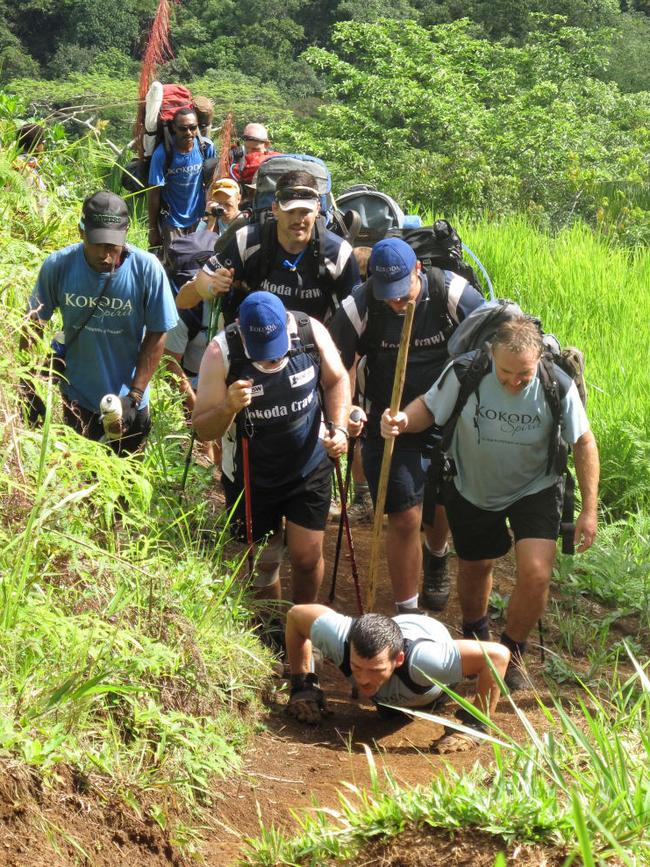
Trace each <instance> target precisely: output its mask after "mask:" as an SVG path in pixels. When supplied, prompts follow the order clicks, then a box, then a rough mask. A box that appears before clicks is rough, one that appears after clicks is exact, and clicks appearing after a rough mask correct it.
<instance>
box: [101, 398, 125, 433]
mask: <svg viewBox="0 0 650 867" xmlns="http://www.w3.org/2000/svg"><path fill="white" fill-rule="evenodd" d="M99 411H100V413H101V420H102V424H103V425H104V436H105V437H106V439H107V440H117V439H119V438H120V437H121V436H122V402H121V401H120V399H119V397H118V396H117V395H116V394H105V395H104V397H103V398H102V399H101V401H100V403H99Z"/></svg>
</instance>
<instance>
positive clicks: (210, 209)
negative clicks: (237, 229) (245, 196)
mask: <svg viewBox="0 0 650 867" xmlns="http://www.w3.org/2000/svg"><path fill="white" fill-rule="evenodd" d="M240 203H241V190H240V189H239V184H238V183H237V181H233V179H232V178H217V179H216V180H215V181H213V182H212V184H211V185H210V189H209V190H208V201H207V202H206V205H205V219H206V228H207V229H208V231H209V232H216V234H217V235H222V234H223V233H224V232H225V231H226V229H227V228H228V226H229V225H230V224H231V223H233V222H234V221H235V220H236V219H237V218H238V217H239V216H241V211H240V210H239V205H240Z"/></svg>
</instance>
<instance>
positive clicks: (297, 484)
mask: <svg viewBox="0 0 650 867" xmlns="http://www.w3.org/2000/svg"><path fill="white" fill-rule="evenodd" d="M333 469H334V464H333V463H332V461H330V460H329V458H326V459H325V460H324V461H323V462H322V463H321V464H319V465H318V466H317V467H316V469H315V470H312V472H311V473H310V474H309V475H308V476H307V477H306V478H304V479H298V480H296V481H294V482H291V484H290V485H283V486H281V487H277V488H256V487H254V486H253V488H252V490H251V505H252V513H253V541H254V542H259V541H261V540H262V539H264V538H265V537H266V536H268V535H269V533H274V532H275V531H276V530H279V529H280V527H281V526H282V518H286V519H287V521H291V523H292V524H297V525H298V526H299V527H304V528H305V529H307V530H324V529H325V527H326V526H327V518H328V514H329V509H330V503H331V476H332V471H333ZM221 484H222V486H223V490H224V493H225V495H226V507H227V508H228V509H232V507H233V505H234V504H235V503H236V502H237V498H238V497H240V495H241V497H240V499H239V503H238V504H237V508H236V509H235V513H234V515H233V517H232V520H231V524H230V527H231V529H232V531H233V534H234V535H235V537H236V538H237V539H239V541H240V542H246V505H245V502H244V495H243V493H242V490H241V487H240V485H238V484H237V483H236V482H232V481H231V480H230V479H229V478H228V477H227V476H226V475H223V474H222V476H221Z"/></svg>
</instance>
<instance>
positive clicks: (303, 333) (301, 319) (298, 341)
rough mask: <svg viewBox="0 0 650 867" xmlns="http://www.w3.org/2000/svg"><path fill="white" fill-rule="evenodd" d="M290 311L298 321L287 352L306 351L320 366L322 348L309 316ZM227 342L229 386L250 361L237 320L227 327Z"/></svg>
mask: <svg viewBox="0 0 650 867" xmlns="http://www.w3.org/2000/svg"><path fill="white" fill-rule="evenodd" d="M290 312H291V313H292V315H293V318H294V319H295V321H296V330H297V336H296V337H295V338H293V339H292V341H291V342H292V345H291V346H290V347H289V352H288V353H287V354H288V355H298V354H300V353H303V352H305V353H307V354H308V355H310V356H311V358H312V359H313V361H314V363H315V364H317V365H319V366H320V350H319V349H318V344H317V343H316V338H315V336H314V330H313V328H312V325H311V320H310V319H309V316H307V314H306V313H299V312H297V311H295V310H292V311H290ZM226 343H227V344H228V356H229V359H230V364H229V368H228V376H227V377H226V385H227V386H228V385H231V384H232V383H233V382H236V381H237V380H238V379H239V378H240V376H241V372H242V370H243V369H244V365H246V364H248V363H249V362H250V358H248V356H247V355H246V353H245V351H244V344H243V342H242V339H241V334H240V333H239V326H238V325H237V323H236V322H232V323H231V324H230V325H228V326H227V327H226Z"/></svg>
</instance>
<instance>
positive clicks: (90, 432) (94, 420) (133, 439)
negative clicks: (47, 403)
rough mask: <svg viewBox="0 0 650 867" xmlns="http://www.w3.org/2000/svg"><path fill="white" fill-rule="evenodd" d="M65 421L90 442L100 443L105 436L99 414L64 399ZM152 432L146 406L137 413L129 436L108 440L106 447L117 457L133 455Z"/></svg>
mask: <svg viewBox="0 0 650 867" xmlns="http://www.w3.org/2000/svg"><path fill="white" fill-rule="evenodd" d="M63 420H64V421H65V423H66V424H67V425H69V426H70V427H71V428H74V430H76V431H77V433H78V434H81V436H82V437H85V438H86V439H88V440H95V442H99V440H101V438H102V437H103V436H104V425H103V424H102V420H101V415H100V413H98V412H91V411H90V410H89V409H86V408H85V407H83V406H80V405H79V404H78V403H75V402H74V401H72V402H70V401H69V400H68V399H67V398H66V397H64V398H63ZM150 430H151V416H150V415H149V407H148V406H145V407H144V408H143V409H139V410H138V412H137V413H136V417H135V420H134V422H133V425H132V426H131V430H130V431H129V433H128V434H126V435H125V436H123V437H120V439H116V440H106V442H105V445H107V446H108V448H110V449H112V451H114V452H115V454H116V455H131V454H133V453H134V452H137V451H138V449H139V448H141V446H142V445H143V443H144V441H145V440H146V438H147V436H148V435H149V431H150Z"/></svg>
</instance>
